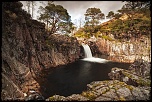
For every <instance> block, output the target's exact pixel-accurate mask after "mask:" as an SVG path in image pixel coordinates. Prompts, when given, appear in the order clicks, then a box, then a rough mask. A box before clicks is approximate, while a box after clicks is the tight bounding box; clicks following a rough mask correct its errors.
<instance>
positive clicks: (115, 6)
mask: <svg viewBox="0 0 152 102" xmlns="http://www.w3.org/2000/svg"><path fill="white" fill-rule="evenodd" d="M54 3H55V4H57V5H62V6H63V7H64V8H65V9H67V11H68V13H69V14H70V16H71V18H72V21H75V19H80V18H82V19H83V20H84V14H85V12H86V10H87V9H88V8H92V7H96V8H100V10H101V11H102V12H103V13H104V14H105V15H107V14H108V13H109V11H114V12H117V10H119V9H121V7H122V6H123V5H124V4H125V3H124V2H122V1H54Z"/></svg>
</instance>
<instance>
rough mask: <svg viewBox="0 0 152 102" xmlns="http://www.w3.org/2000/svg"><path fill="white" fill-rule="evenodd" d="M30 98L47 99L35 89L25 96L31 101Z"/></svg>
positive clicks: (26, 99)
mask: <svg viewBox="0 0 152 102" xmlns="http://www.w3.org/2000/svg"><path fill="white" fill-rule="evenodd" d="M29 100H45V99H44V97H43V96H42V95H41V94H40V93H38V92H36V91H34V90H30V91H29V92H28V95H27V96H26V97H25V101H29Z"/></svg>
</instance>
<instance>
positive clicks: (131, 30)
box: [74, 13, 151, 41]
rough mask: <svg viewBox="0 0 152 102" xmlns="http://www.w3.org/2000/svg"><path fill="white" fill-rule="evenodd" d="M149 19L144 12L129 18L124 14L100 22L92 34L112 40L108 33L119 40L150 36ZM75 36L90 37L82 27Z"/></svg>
mask: <svg viewBox="0 0 152 102" xmlns="http://www.w3.org/2000/svg"><path fill="white" fill-rule="evenodd" d="M150 30H151V19H150V17H149V16H147V15H144V14H139V13H137V14H135V15H133V16H132V18H131V19H130V18H129V17H128V16H127V15H126V14H125V15H122V16H121V17H119V18H113V19H111V20H109V21H108V22H105V23H102V24H100V25H98V26H96V27H94V33H93V35H94V36H95V37H96V38H105V39H109V40H112V38H111V37H110V35H111V34H112V35H113V36H114V39H117V40H119V41H122V40H123V41H128V40H132V39H134V38H141V37H142V36H146V37H148V38H150ZM74 36H75V37H84V38H90V37H91V36H89V35H88V34H87V33H85V29H84V28H80V29H79V30H78V31H77V32H76V33H75V35H74Z"/></svg>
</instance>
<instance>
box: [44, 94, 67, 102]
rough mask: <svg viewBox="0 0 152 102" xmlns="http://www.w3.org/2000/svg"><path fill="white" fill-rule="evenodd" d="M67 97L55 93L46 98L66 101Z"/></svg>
mask: <svg viewBox="0 0 152 102" xmlns="http://www.w3.org/2000/svg"><path fill="white" fill-rule="evenodd" d="M64 100H65V97H64V96H60V95H54V96H52V97H49V98H47V99H46V101H64Z"/></svg>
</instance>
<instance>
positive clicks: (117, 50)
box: [78, 36, 151, 63]
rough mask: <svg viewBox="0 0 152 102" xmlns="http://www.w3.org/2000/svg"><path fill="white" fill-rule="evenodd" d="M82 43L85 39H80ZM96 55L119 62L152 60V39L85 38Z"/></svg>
mask: <svg viewBox="0 0 152 102" xmlns="http://www.w3.org/2000/svg"><path fill="white" fill-rule="evenodd" d="M78 40H79V43H82V41H84V40H85V39H78ZM85 43H87V44H88V45H89V46H90V49H91V51H92V55H93V56H95V57H101V56H103V55H105V56H106V58H107V59H109V60H112V61H117V62H126V63H133V62H134V61H135V60H136V59H143V60H145V61H148V62H151V40H150V39H149V38H147V37H145V36H143V37H142V38H138V39H136V40H135V39H134V40H130V41H126V42H125V41H124V42H120V41H117V40H113V41H110V40H107V39H104V38H97V39H96V38H94V39H87V40H85Z"/></svg>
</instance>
